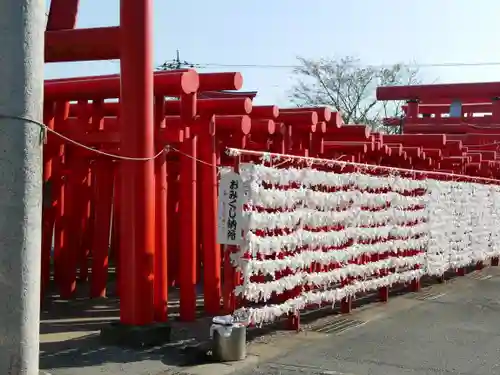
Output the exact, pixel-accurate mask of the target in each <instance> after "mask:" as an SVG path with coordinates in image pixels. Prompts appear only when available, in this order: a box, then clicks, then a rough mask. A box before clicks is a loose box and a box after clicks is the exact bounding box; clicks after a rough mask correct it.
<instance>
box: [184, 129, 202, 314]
mask: <svg viewBox="0 0 500 375" xmlns="http://www.w3.org/2000/svg"><path fill="white" fill-rule="evenodd" d="M196 145H197V137H196V135H194V134H191V138H190V139H186V140H184V142H183V143H182V144H181V151H182V154H181V155H180V166H181V167H180V169H181V174H180V191H179V194H180V196H179V213H180V215H179V216H180V232H179V234H180V237H181V238H180V257H179V258H180V274H179V281H180V319H181V320H183V321H192V320H194V319H195V317H196V276H197V274H196V252H197V249H196V246H197V244H198V242H197V240H196V207H197V202H196V156H197V154H196Z"/></svg>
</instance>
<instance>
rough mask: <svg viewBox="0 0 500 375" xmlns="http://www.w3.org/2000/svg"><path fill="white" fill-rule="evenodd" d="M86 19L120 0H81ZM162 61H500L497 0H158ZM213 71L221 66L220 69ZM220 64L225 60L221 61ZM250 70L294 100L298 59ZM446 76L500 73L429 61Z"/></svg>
mask: <svg viewBox="0 0 500 375" xmlns="http://www.w3.org/2000/svg"><path fill="white" fill-rule="evenodd" d="M81 3H82V5H81V10H80V15H79V19H78V27H96V26H109V25H117V24H118V20H119V11H118V4H119V0H81ZM154 3H155V14H154V16H155V25H154V33H155V62H156V63H157V64H161V63H162V62H164V61H165V60H170V59H173V58H174V57H175V51H176V49H179V50H180V52H181V59H182V60H187V61H190V62H193V63H200V64H203V63H219V64H271V65H294V64H296V56H297V55H300V56H304V57H309V58H320V57H328V56H346V55H355V56H358V57H359V58H361V59H362V60H363V62H364V63H366V64H391V63H395V62H410V61H416V62H418V63H423V64H428V63H446V62H473V63H475V62H491V61H500V48H499V47H498V46H497V44H498V41H497V39H496V37H497V32H498V31H497V30H498V26H495V25H496V24H497V22H498V16H499V14H500V1H494V0H476V1H471V0H420V1H414V2H407V1H401V0H376V1H369V0H350V1H347V0H344V1H340V0H309V1H304V0H247V1H238V0H232V1H231V0H212V1H202V0H177V1H174V0H155V2H154ZM118 70H119V64H118V62H116V61H115V62H113V61H104V62H90V63H64V64H48V65H47V67H46V77H47V78H56V77H71V76H80V75H94V74H106V73H113V72H117V71H118ZM211 70H212V71H214V70H215V69H211ZM217 70H220V69H217ZM224 70H226V71H227V70H232V71H235V70H236V71H241V72H242V73H243V77H244V79H245V85H244V89H248V90H258V91H259V96H258V102H259V103H269V104H271V103H277V104H280V105H283V104H286V102H287V98H286V92H287V90H288V88H289V87H290V84H291V82H292V81H291V79H292V78H291V72H290V70H289V69H257V68H232V69H231V68H225V69H224ZM422 73H423V75H424V78H426V79H428V80H429V81H430V80H435V79H439V81H440V82H459V81H495V80H498V81H500V65H499V66H493V67H452V68H450V67H447V68H426V69H424V70H422Z"/></svg>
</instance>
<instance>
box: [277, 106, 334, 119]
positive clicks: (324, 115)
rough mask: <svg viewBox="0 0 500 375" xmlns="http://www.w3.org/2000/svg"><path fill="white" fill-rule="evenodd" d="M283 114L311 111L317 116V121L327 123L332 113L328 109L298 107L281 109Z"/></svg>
mask: <svg viewBox="0 0 500 375" xmlns="http://www.w3.org/2000/svg"><path fill="white" fill-rule="evenodd" d="M281 111H283V112H292V113H293V112H304V111H311V112H316V114H317V115H318V121H325V122H328V121H330V120H331V118H332V111H331V110H330V108H328V107H300V108H281Z"/></svg>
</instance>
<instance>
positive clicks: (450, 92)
mask: <svg viewBox="0 0 500 375" xmlns="http://www.w3.org/2000/svg"><path fill="white" fill-rule="evenodd" d="M376 96H377V100H415V99H427V100H430V99H432V100H439V99H449V100H454V99H462V100H465V99H477V98H488V99H487V100H485V102H488V101H490V100H492V99H493V98H496V97H499V96H500V82H480V83H450V84H437V85H413V86H385V87H377V91H376Z"/></svg>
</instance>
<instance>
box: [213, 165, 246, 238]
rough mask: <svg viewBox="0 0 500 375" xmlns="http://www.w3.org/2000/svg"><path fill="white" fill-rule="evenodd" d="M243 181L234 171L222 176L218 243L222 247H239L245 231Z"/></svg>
mask: <svg viewBox="0 0 500 375" xmlns="http://www.w3.org/2000/svg"><path fill="white" fill-rule="evenodd" d="M244 195H245V189H244V186H243V180H242V179H241V176H240V175H239V174H238V173H235V172H233V171H231V172H226V173H223V174H222V175H221V179H220V182H219V207H218V221H217V241H218V243H219V244H221V245H239V244H240V243H241V240H242V231H243V203H244Z"/></svg>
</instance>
